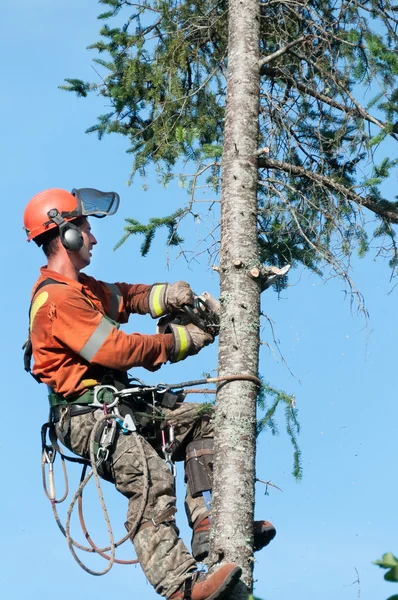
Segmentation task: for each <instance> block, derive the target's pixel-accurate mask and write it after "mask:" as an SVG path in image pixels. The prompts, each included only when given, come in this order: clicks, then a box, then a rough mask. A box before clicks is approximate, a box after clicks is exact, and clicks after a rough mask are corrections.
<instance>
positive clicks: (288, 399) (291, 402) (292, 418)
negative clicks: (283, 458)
mask: <svg viewBox="0 0 398 600" xmlns="http://www.w3.org/2000/svg"><path fill="white" fill-rule="evenodd" d="M268 399H270V405H269V403H268V402H267V400H268ZM258 406H259V408H260V410H262V411H264V413H265V414H264V415H263V416H262V417H261V419H259V420H258V422H257V433H258V434H260V433H261V432H262V431H264V430H265V429H269V430H270V431H271V433H272V435H278V433H279V430H278V426H277V423H276V420H275V419H276V416H275V415H276V412H277V409H278V407H279V406H282V407H283V408H284V417H285V427H286V432H287V434H288V437H289V439H290V441H291V444H292V446H293V451H294V452H293V471H292V474H293V477H294V478H295V479H297V480H298V481H299V480H300V479H301V478H302V475H303V469H302V464H301V451H300V448H299V445H298V441H297V436H298V435H299V433H300V423H299V421H298V411H297V408H296V405H295V399H294V396H293V395H288V394H286V392H283V391H281V390H278V389H276V388H274V387H271V386H270V385H269V384H268V383H266V382H264V381H263V380H262V386H261V389H260V392H259V395H258Z"/></svg>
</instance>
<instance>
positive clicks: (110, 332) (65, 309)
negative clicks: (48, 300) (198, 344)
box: [52, 286, 173, 371]
mask: <svg viewBox="0 0 398 600" xmlns="http://www.w3.org/2000/svg"><path fill="white" fill-rule="evenodd" d="M131 287H134V286H131ZM145 287H147V288H149V287H150V286H145ZM52 333H53V336H54V337H55V338H56V339H57V340H58V341H59V342H61V343H62V344H64V345H65V346H67V347H68V348H70V349H71V350H72V351H73V352H75V353H77V354H79V355H80V356H81V357H82V358H83V359H84V360H86V361H87V362H89V363H91V364H97V365H101V366H103V367H108V368H111V369H119V370H128V369H130V368H132V367H144V368H146V369H148V370H150V371H152V370H156V369H158V368H159V366H160V365H162V364H163V363H166V362H167V360H168V353H169V351H170V350H171V348H172V347H173V336H172V335H171V334H155V335H141V334H138V333H133V334H126V333H124V332H123V331H120V330H118V329H117V328H116V327H114V326H113V325H112V324H111V323H110V322H109V321H108V320H107V319H106V318H105V317H104V316H103V315H102V314H101V313H100V312H99V311H97V310H95V309H94V308H93V307H92V306H90V304H89V303H88V302H87V301H86V300H85V298H84V296H83V295H82V294H81V293H79V292H76V293H74V292H71V293H68V296H67V297H66V298H64V299H63V300H62V301H61V302H60V303H59V304H57V307H56V312H55V315H54V317H53V322H52Z"/></svg>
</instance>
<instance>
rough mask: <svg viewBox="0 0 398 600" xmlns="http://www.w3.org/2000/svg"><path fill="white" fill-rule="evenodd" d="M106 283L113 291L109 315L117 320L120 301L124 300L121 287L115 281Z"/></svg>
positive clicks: (111, 291)
mask: <svg viewBox="0 0 398 600" xmlns="http://www.w3.org/2000/svg"><path fill="white" fill-rule="evenodd" d="M105 285H106V287H107V288H108V290H109V291H110V293H111V297H110V307H109V316H110V318H111V319H113V320H114V321H117V317H118V316H119V306H120V301H121V300H122V294H121V292H120V289H119V287H118V286H117V285H116V284H115V283H105Z"/></svg>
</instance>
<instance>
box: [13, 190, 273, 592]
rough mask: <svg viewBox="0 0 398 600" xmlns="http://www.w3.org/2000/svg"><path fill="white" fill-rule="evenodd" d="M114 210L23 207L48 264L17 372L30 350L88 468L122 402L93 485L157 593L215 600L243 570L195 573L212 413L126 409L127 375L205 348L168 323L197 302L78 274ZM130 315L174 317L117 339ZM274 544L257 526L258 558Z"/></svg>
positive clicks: (39, 200)
mask: <svg viewBox="0 0 398 600" xmlns="http://www.w3.org/2000/svg"><path fill="white" fill-rule="evenodd" d="M118 205H119V196H118V195H117V194H116V193H114V192H112V193H102V192H99V191H98V190H94V189H88V188H85V189H80V190H73V192H72V193H69V192H67V191H65V190H61V189H49V190H45V191H43V192H40V193H39V194H37V195H36V196H34V197H33V198H32V199H31V200H30V201H29V203H28V205H27V206H26V209H25V213H24V227H25V230H26V233H27V235H28V241H30V240H32V239H33V240H34V241H35V242H36V244H37V245H38V246H41V247H42V248H43V251H44V253H45V255H46V257H47V259H48V265H47V266H45V267H43V268H42V269H41V274H40V277H39V279H38V281H37V282H36V284H35V286H34V288H33V293H32V304H31V309H30V342H29V344H28V346H27V352H26V368H27V369H29V367H30V351H31V350H32V351H33V357H34V366H33V371H32V373H33V375H34V377H35V378H36V379H37V380H38V381H39V382H43V383H45V384H46V385H47V386H48V388H49V390H50V393H49V401H50V407H51V417H52V423H55V432H56V435H57V438H58V439H59V440H60V441H61V442H62V443H63V444H65V445H66V446H67V447H68V448H69V449H70V450H71V451H72V452H74V453H75V454H78V455H79V456H81V457H84V458H91V455H90V452H91V449H90V436H91V435H92V431H93V429H94V427H96V421H97V420H98V418H99V416H100V415H101V413H102V411H101V408H102V409H106V407H107V405H109V407H110V409H112V408H113V406H114V405H115V401H116V400H117V398H118V397H117V396H115V395H114V394H113V392H116V393H117V391H118V390H119V391H124V392H125V394H124V395H123V398H124V401H122V400H120V402H119V401H118V402H117V404H118V411H119V410H120V415H121V416H122V417H123V416H124V417H126V418H127V415H128V416H129V419H130V420H127V421H124V422H122V423H121V425H120V424H119V425H120V426H116V423H115V424H114V426H112V425H111V426H110V428H109V425H107V424H106V420H105V421H104V427H103V428H102V430H99V433H100V436H99V448H98V451H97V454H96V456H97V459H99V458H103V457H104V455H105V456H106V457H105V459H104V460H102V462H101V475H102V476H103V477H105V478H106V479H108V480H110V481H112V482H113V483H115V485H116V488H117V489H118V490H119V491H120V492H121V493H122V494H124V495H125V496H126V497H127V498H128V500H129V505H128V513H127V522H126V527H127V529H128V532H129V533H130V537H131V539H132V541H133V542H134V546H135V549H136V552H137V556H138V559H139V561H140V563H141V566H142V568H143V570H144V572H145V574H146V576H147V578H148V580H149V581H150V582H151V583H152V585H153V586H154V587H155V589H156V591H157V592H158V593H159V594H161V595H163V596H166V597H167V598H172V599H180V598H181V599H186V598H191V597H192V599H193V600H206V599H209V600H210V599H216V598H221V597H222V596H223V595H224V594H225V593H226V592H227V591H228V590H229V589H230V588H231V587H232V586H233V585H234V584H235V582H236V581H237V580H238V578H239V576H240V573H241V569H240V567H238V566H237V565H235V564H233V563H224V564H223V565H222V566H221V567H219V568H217V569H216V570H215V571H213V572H212V574H210V575H202V576H201V578H198V572H197V564H196V563H197V561H203V560H205V559H206V558H207V557H208V554H209V543H210V540H209V530H210V521H209V517H210V515H211V511H210V507H209V506H208V505H206V502H205V497H204V496H203V493H202V492H203V491H204V490H206V491H211V488H212V472H211V467H212V463H213V460H212V455H213V424H212V411H211V410H210V411H207V412H206V413H204V412H203V411H201V410H200V409H201V406H200V405H198V404H195V403H191V402H190V403H188V402H184V403H183V402H182V401H183V399H184V398H183V397H181V395H174V396H173V394H164V393H159V394H158V395H157V397H156V402H155V403H154V396H153V394H150V398H149V402H148V401H146V400H145V398H144V393H142V396H143V397H142V398H137V397H134V398H130V399H129V389H130V388H131V387H132V386H131V385H130V380H129V377H128V375H127V370H128V369H132V368H133V367H137V366H142V367H144V368H146V369H148V370H150V371H156V370H157V369H159V368H160V367H161V365H162V364H164V363H165V362H167V361H170V362H173V363H174V362H177V361H179V360H184V359H185V358H187V357H188V356H190V355H194V354H196V353H197V352H199V351H200V350H201V349H202V348H203V347H204V346H206V345H207V344H209V343H212V342H213V341H214V337H213V336H212V335H211V334H210V333H208V332H207V331H204V330H203V329H201V328H199V327H197V326H196V325H194V324H192V323H189V322H188V323H186V324H182V323H178V322H177V321H176V313H177V314H178V313H179V312H181V310H182V308H183V307H184V306H188V307H190V306H192V303H193V301H194V298H193V293H192V290H191V288H190V286H189V285H188V284H187V283H186V282H184V281H179V282H177V283H174V284H172V285H168V284H159V283H157V284H154V285H153V286H148V285H142V284H133V285H129V284H125V283H112V284H106V283H104V282H101V281H96V280H95V279H93V278H92V277H89V276H87V275H85V274H83V273H81V270H82V269H84V268H85V267H87V266H88V265H89V264H90V260H91V253H92V250H93V248H94V246H95V245H96V243H97V241H96V239H95V237H94V235H93V234H92V232H91V227H90V224H89V221H88V217H93V216H95V217H102V216H106V215H111V214H114V213H115V212H116V210H117V208H118ZM131 313H138V314H147V313H149V314H150V315H151V316H152V317H153V318H158V317H162V316H163V315H166V314H171V317H170V318H169V319H168V321H167V322H166V324H164V325H163V327H164V328H165V331H164V333H159V334H155V335H149V336H148V335H139V334H130V335H127V334H125V333H123V332H122V331H120V330H119V328H118V327H119V323H124V322H126V321H127V320H128V316H129V314H131ZM109 394H110V396H111V399H110V400H109V398H107V395H109ZM151 398H152V399H151ZM147 400H148V399H147ZM98 402H99V404H98ZM142 413H144V414H142ZM108 428H109V429H108ZM167 430H169V438H170V440H169V443H170V446H169V447H168V450H167V455H166V454H165V458H166V461H164V460H162V459H161V458H160V457H159V455H158V453H157V451H158V452H160V451H161V450H162V449H163V451H164V442H162V441H161V440H163V436H164V431H167ZM162 431H163V433H161V432H162ZM105 439H106V440H107V443H106V445H105V442H104V440H105ZM162 443H163V446H162ZM182 459H185V463H186V465H185V466H186V479H187V482H188V486H187V495H186V509H187V514H188V518H189V523H190V526H191V527H192V528H193V536H192V555H191V554H190V553H189V552H188V550H187V549H186V547H185V545H184V543H183V541H182V540H181V539H180V538H179V537H178V533H177V529H176V526H175V518H174V513H175V512H176V508H175V503H176V499H175V489H174V477H173V474H172V473H171V472H170V470H169V467H168V463H170V462H171V461H173V460H182ZM166 463H167V464H166ZM204 479H205V480H206V482H208V483H206V485H205V488H203V483H202V482H203V480H204ZM274 535H275V530H274V528H273V526H272V525H271V524H270V523H268V522H267V521H259V522H258V523H257V524H256V545H257V548H258V549H260V548H262V547H264V546H266V545H267V544H268V543H269V542H270V541H271V540H272V538H273V537H274Z"/></svg>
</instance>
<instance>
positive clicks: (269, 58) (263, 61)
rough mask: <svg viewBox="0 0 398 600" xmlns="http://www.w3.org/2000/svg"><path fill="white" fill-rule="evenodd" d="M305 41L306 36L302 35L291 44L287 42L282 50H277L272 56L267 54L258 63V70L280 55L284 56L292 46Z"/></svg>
mask: <svg viewBox="0 0 398 600" xmlns="http://www.w3.org/2000/svg"><path fill="white" fill-rule="evenodd" d="M307 39H308V36H307V35H302V36H300V37H299V38H297V40H293V41H292V42H289V44H286V46H283V47H282V48H279V50H276V51H275V52H273V53H272V54H269V55H268V56H265V57H264V58H262V59H261V60H260V61H259V67H260V69H261V68H262V67H263V66H264V65H267V64H268V63H270V62H271V61H273V60H274V59H275V58H278V57H279V56H282V54H285V52H287V51H288V50H290V48H293V46H297V44H301V42H304V41H305V40H307Z"/></svg>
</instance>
